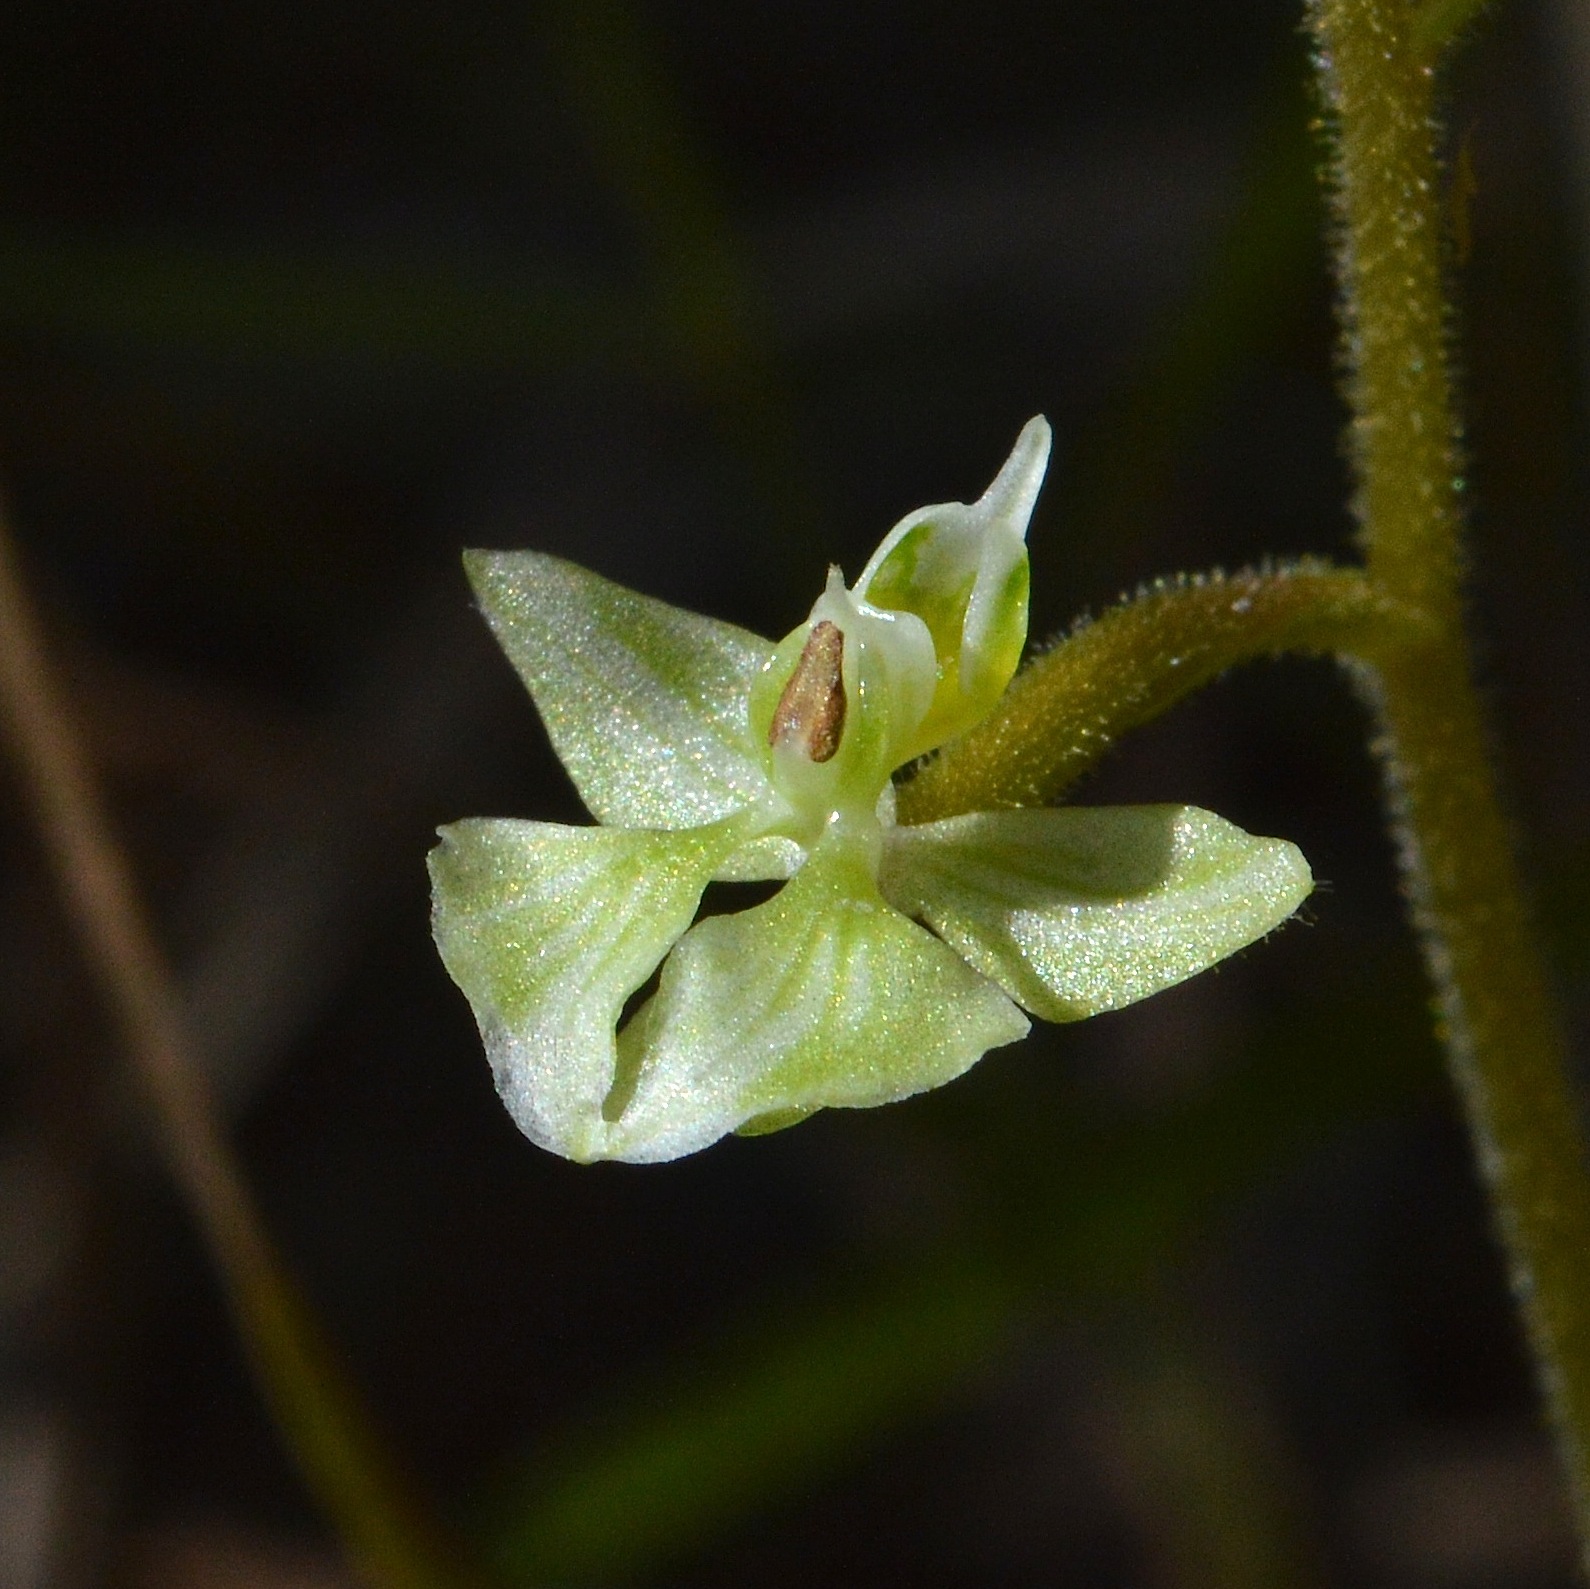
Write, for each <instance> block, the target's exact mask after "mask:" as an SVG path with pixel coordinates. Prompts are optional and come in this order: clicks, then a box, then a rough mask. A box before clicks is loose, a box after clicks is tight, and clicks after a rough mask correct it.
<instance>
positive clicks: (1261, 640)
mask: <svg viewBox="0 0 1590 1589" xmlns="http://www.w3.org/2000/svg"><path fill="white" fill-rule="evenodd" d="M1425 627H1426V626H1425V625H1424V623H1423V620H1422V619H1421V617H1420V616H1419V615H1418V613H1417V612H1416V611H1414V610H1413V609H1411V608H1409V607H1407V606H1405V605H1404V604H1400V603H1398V602H1395V601H1391V600H1388V599H1387V598H1386V597H1385V596H1384V595H1382V594H1381V593H1380V592H1379V591H1378V590H1377V589H1376V588H1375V587H1374V586H1373V585H1372V584H1371V583H1370V581H1369V580H1368V579H1366V578H1365V576H1364V575H1363V574H1362V573H1360V572H1359V571H1358V570H1356V569H1344V568H1332V567H1331V566H1330V565H1329V564H1327V563H1322V562H1302V563H1295V564H1290V565H1281V566H1277V567H1274V568H1266V569H1245V570H1243V571H1242V572H1240V573H1237V574H1230V575H1227V574H1219V573H1216V574H1206V575H1200V576H1199V577H1197V578H1195V579H1185V578H1184V579H1180V580H1175V581H1167V582H1162V583H1160V584H1158V585H1154V586H1152V587H1150V588H1149V589H1147V590H1144V591H1142V592H1141V593H1140V594H1139V595H1138V596H1137V597H1136V598H1135V599H1133V600H1131V601H1126V602H1123V603H1122V604H1121V605H1120V606H1118V607H1114V608H1111V610H1110V611H1109V612H1107V613H1105V614H1104V615H1103V617H1101V618H1099V619H1098V620H1097V621H1096V622H1093V623H1089V624H1086V625H1084V626H1082V627H1081V628H1079V629H1077V630H1076V631H1075V632H1074V633H1073V634H1071V635H1070V636H1069V637H1068V638H1067V639H1065V640H1063V641H1061V643H1060V644H1059V645H1057V646H1054V647H1053V648H1052V649H1050V650H1048V651H1046V652H1044V653H1043V654H1042V655H1041V656H1039V657H1037V658H1035V659H1034V660H1033V661H1032V662H1030V663H1028V665H1027V666H1026V667H1025V668H1023V669H1022V671H1021V672H1020V673H1019V674H1017V676H1016V678H1015V680H1014V681H1013V682H1012V684H1011V686H1010V688H1009V689H1008V690H1006V692H1005V694H1004V697H1003V699H1002V700H1001V701H1000V703H999V705H998V706H996V707H995V709H994V711H993V712H992V713H991V714H990V715H989V716H988V717H986V718H984V719H983V721H982V722H981V723H979V724H978V725H977V726H976V727H975V728H973V729H972V730H971V731H970V732H968V733H967V734H965V735H964V736H962V738H960V739H958V740H957V741H956V742H955V743H954V744H953V745H951V746H949V747H947V748H946V749H945V750H944V752H943V753H942V754H941V755H939V756H938V757H937V758H936V759H934V760H933V761H930V762H927V763H926V764H925V765H924V766H923V767H922V768H921V769H920V770H919V771H918V772H917V774H916V776H915V777H914V778H912V779H911V780H910V781H909V782H907V783H904V784H902V785H901V786H900V792H899V793H900V805H899V811H900V820H901V821H902V822H933V821H936V820H938V819H939V818H940V817H950V816H956V815H959V814H960V813H961V812H963V811H990V810H996V809H1000V808H1007V807H1012V806H1021V805H1048V804H1050V803H1052V802H1053V801H1054V800H1055V799H1056V798H1058V796H1059V795H1060V794H1062V793H1063V792H1064V790H1065V789H1066V788H1067V787H1068V786H1069V785H1071V784H1072V783H1074V782H1075V781H1076V779H1078V778H1079V777H1081V776H1082V774H1083V773H1085V772H1088V771H1089V770H1091V769H1092V768H1093V767H1094V766H1095V765H1096V764H1097V763H1098V761H1099V760H1100V759H1101V758H1102V757H1103V756H1104V755H1105V754H1106V752H1107V751H1109V749H1110V748H1111V746H1112V745H1114V744H1115V742H1116V740H1118V739H1119V738H1120V737H1121V735H1122V734H1125V733H1127V732H1129V731H1130V730H1131V729H1134V728H1137V727H1140V726H1141V725H1142V724H1144V723H1147V722H1149V721H1151V720H1152V719H1154V718H1156V717H1158V716H1160V714H1161V713H1163V712H1165V711H1167V710H1168V709H1169V708H1170V707H1172V706H1174V705H1175V704H1176V703H1177V702H1178V701H1180V700H1182V699H1183V698H1184V697H1186V696H1188V695H1190V694H1192V692H1193V691H1194V690H1197V689H1201V688H1202V687H1203V686H1204V685H1205V684H1208V683H1209V682H1210V681H1211V680H1212V679H1215V678H1217V677H1219V675H1220V674H1222V673H1224V672H1225V671H1226V670H1227V669H1228V668H1230V667H1234V666H1235V665H1236V664H1237V663H1240V662H1247V661H1250V660H1252V659H1253V658H1254V657H1258V656H1274V655H1278V654H1280V653H1282V652H1288V651H1303V652H1314V653H1327V652H1335V651H1352V652H1355V653H1357V654H1359V655H1364V656H1378V655H1379V654H1380V653H1381V652H1382V651H1383V650H1385V649H1386V648H1387V647H1388V646H1391V645H1395V644H1397V643H1398V642H1400V641H1406V640H1407V639H1408V638H1410V637H1413V636H1416V635H1418V634H1420V633H1422V632H1423V630H1424V628H1425Z"/></svg>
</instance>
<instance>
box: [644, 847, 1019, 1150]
mask: <svg viewBox="0 0 1590 1589" xmlns="http://www.w3.org/2000/svg"><path fill="white" fill-rule="evenodd" d="M868 826H869V824H866V823H861V824H857V825H855V827H853V828H852V827H850V826H848V825H841V826H837V827H836V828H835V830H834V831H833V832H832V833H830V835H829V836H828V837H827V838H826V839H825V840H824V842H823V843H822V844H821V845H819V846H818V848H817V849H816V850H815V851H814V852H813V854H812V856H811V859H810V860H809V861H808V862H807V863H806V865H805V866H804V867H802V869H801V870H800V871H799V872H797V873H796V875H795V877H794V878H793V879H792V880H791V881H790V883H789V884H788V885H787V886H786V887H785V888H783V889H782V890H781V891H780V892H779V893H778V894H777V895H776V896H775V897H774V898H773V899H771V900H769V901H768V902H767V903H766V904H764V905H759V906H757V907H756V908H755V909H753V910H748V911H744V912H742V913H741V914H739V915H734V916H715V917H712V918H711V919H709V920H707V921H703V922H701V923H700V924H698V925H697V926H695V927H693V928H692V929H691V930H690V932H689V933H687V934H686V935H685V937H684V938H683V939H682V940H681V941H680V943H679V946H678V948H676V949H675V950H674V952H673V954H672V955H671V956H670V957H669V959H668V962H667V964H666V965H665V966H664V967H663V975H662V983H661V986H660V987H659V989H658V991H657V993H656V995H655V996H654V997H653V998H652V999H651V1000H650V1002H649V1003H648V1004H646V1005H645V1006H644V1007H643V1009H642V1010H641V1011H640V1012H639V1014H638V1015H637V1016H636V1018H635V1020H634V1021H633V1022H632V1023H631V1025H630V1026H629V1027H628V1028H627V1029H626V1030H625V1031H624V1033H623V1034H622V1035H621V1037H620V1039H619V1051H620V1056H621V1070H622V1071H624V1072H625V1073H626V1076H627V1078H628V1084H629V1087H630V1096H629V1100H628V1103H627V1106H626V1107H625V1108H624V1110H623V1112H622V1114H621V1115H620V1117H619V1119H618V1120H617V1121H616V1122H615V1124H614V1127H613V1151H614V1156H615V1157H618V1158H624V1159H631V1160H638V1161H645V1160H658V1159H672V1158H677V1157H679V1156H680V1155H681V1154H685V1153H691V1152H694V1151H695V1150H696V1149H698V1148H703V1147H706V1146H707V1145H708V1144H709V1143H711V1142H714V1141H716V1140H717V1139H718V1138H719V1137H721V1136H723V1135H724V1134H725V1133H727V1132H730V1131H734V1130H736V1129H739V1128H741V1127H744V1126H749V1127H750V1128H751V1129H752V1130H753V1131H756V1130H758V1129H771V1128H776V1127H777V1126H781V1125H784V1124H788V1123H791V1121H792V1118H793V1116H794V1115H795V1114H797V1113H810V1112H811V1111H813V1110H816V1109H825V1108H863V1107H866V1106H869V1105H873V1104H881V1103H890V1102H892V1101H894V1100H895V1099H899V1098H906V1097H909V1096H910V1095H911V1094H913V1093H917V1092H921V1091H923V1090H925V1089H926V1088H929V1087H937V1086H939V1085H941V1084H942V1083H944V1082H947V1081H949V1080H951V1079H952V1078H954V1077H956V1076H958V1075H960V1074H961V1073H962V1072H963V1071H965V1070H966V1069H967V1068H968V1067H970V1066H971V1065H972V1064H974V1063H975V1062H976V1061H977V1060H978V1059H979V1058H980V1057H981V1056H982V1055H983V1054H984V1053H985V1052H986V1051H987V1050H988V1049H990V1048H996V1047H998V1046H1000V1045H1001V1044H1004V1043H1012V1042H1015V1041H1016V1039H1018V1038H1019V1037H1021V1036H1023V1035H1024V1034H1025V1033H1026V1031H1027V1021H1026V1019H1025V1017H1024V1016H1023V1015H1022V1014H1021V1012H1020V1011H1019V1010H1018V1009H1017V1008H1016V1006H1015V1005H1014V1004H1012V1003H1011V1001H1010V1000H1009V999H1008V998H1006V996H1005V995H1004V994H1003V993H1001V992H1000V991H999V989H998V988H996V987H995V986H994V985H993V983H991V982H989V981H987V980H985V979H984V978H983V977H981V976H979V975H978V974H977V973H976V972H975V971H973V970H972V969H971V968H970V967H969V966H968V965H966V963H965V962H964V961H963V960H961V959H960V958H959V957H958V956H956V955H955V954H954V953H952V952H951V951H950V950H949V949H947V948H946V947H945V946H944V945H943V944H942V943H940V942H939V941H938V940H937V939H936V938H934V937H933V936H932V935H931V934H930V933H928V932H926V931H924V930H923V929H922V928H921V927H919V926H917V925H916V924H915V923H914V922H911V921H908V920H907V919H906V918H905V917H904V916H902V915H901V914H900V913H899V912H898V911H896V910H894V909H893V908H892V907H891V906H889V905H888V904H887V903H885V901H884V900H883V898H882V897H881V896H880V894H879V893H878V889H877V885H876V884H875V883H874V881H873V866H874V862H875V856H876V848H877V844H878V840H879V836H878V834H877V832H876V829H875V828H874V829H873V831H870V832H869V831H866V829H867V827H868Z"/></svg>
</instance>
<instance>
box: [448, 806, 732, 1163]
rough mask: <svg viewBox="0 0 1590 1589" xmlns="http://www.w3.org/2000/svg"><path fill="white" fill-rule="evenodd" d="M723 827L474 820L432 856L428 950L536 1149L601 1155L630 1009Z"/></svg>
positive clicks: (713, 862) (711, 861)
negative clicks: (626, 1008) (625, 1011)
mask: <svg viewBox="0 0 1590 1589" xmlns="http://www.w3.org/2000/svg"><path fill="white" fill-rule="evenodd" d="M735 837H736V833H735V830H734V827H733V825H732V824H729V823H720V824H718V825H717V826H715V827H711V828H702V829H697V830H693V831H691V832H687V833H667V832H650V833H648V832H641V831H638V830H635V829H626V828H594V827H593V828H570V827H560V826H556V825H554V824H552V823H546V822H518V821H510V820H506V819H503V820H489V819H485V818H477V819H474V820H470V821H466V822H455V823H453V824H452V825H451V826H450V827H446V828H443V829H442V830H441V840H442V842H441V843H440V844H439V845H437V847H436V848H435V849H434V850H432V851H431V855H430V870H431V885H432V891H433V906H434V908H433V917H432V926H433V930H434V932H435V936H436V946H437V948H438V949H439V950H440V951H441V956H442V960H443V963H444V964H445V965H446V967H447V969H448V971H449V972H450V973H451V974H452V977H453V980H454V981H455V982H457V984H458V985H459V987H460V988H462V989H463V991H464V993H465V995H466V996H467V997H468V999H469V1003H470V1006H471V1008H472V1009H473V1010H474V1012H475V1019H476V1021H477V1023H478V1024H479V1026H480V1033H481V1038H482V1041H483V1042H484V1044H485V1047H486V1053H487V1057H488V1058H489V1059H490V1061H491V1066H492V1072H493V1074H494V1075H495V1077H496V1081H497V1090H498V1092H499V1093H501V1095H502V1099H503V1102H504V1103H505V1104H506V1105H507V1106H508V1110H509V1113H510V1114H512V1116H513V1118H514V1120H515V1121H516V1122H517V1123H518V1125H519V1128H520V1129H521V1130H522V1131H523V1132H524V1133H525V1135H526V1136H528V1137H529V1138H530V1139H531V1140H532V1141H533V1142H536V1143H539V1144H540V1145H541V1146H542V1147H544V1148H549V1149H551V1150H552V1151H553V1152H554V1153H561V1154H563V1155H564V1156H565V1157H568V1158H572V1159H582V1160H584V1159H592V1158H601V1157H605V1156H606V1147H607V1139H608V1135H609V1131H608V1126H607V1124H606V1122H605V1121H604V1120H603V1118H602V1105H603V1103H604V1101H605V1100H606V1098H607V1096H608V1093H609V1092H610V1090H611V1089H612V1086H613V1081H614V1074H615V1070H616V1064H617V1056H616V1049H615V1041H614V1035H613V1029H614V1027H615V1025H616V1024H617V1021H618V1017H619V1012H620V1011H621V1010H622V1008H623V1004H624V1001H625V999H627V998H628V997H629V995H630V994H631V993H633V992H634V991H635V989H637V988H638V987H640V985H641V984H642V983H643V982H644V981H645V980H646V978H647V977H649V976H650V975H651V973H652V972H653V971H654V970H656V968H657V965H658V962H659V961H661V959H662V957H663V956H664V955H665V954H666V953H667V952H668V950H669V949H670V947H672V945H673V943H674V941H675V940H676V939H677V938H678V937H679V935H680V934H681V933H683V932H684V931H685V929H686V928H687V927H688V926H689V925H690V922H691V920H692V918H693V917H694V916H695V912H696V906H697V904H698V903H699V901H700V898H701V891H702V889H703V888H704V887H705V886H706V883H707V879H708V878H709V877H710V876H711V873H712V870H713V868H714V867H715V866H717V865H718V864H719V862H720V861H721V860H722V859H723V857H724V856H725V855H726V854H728V852H729V851H730V849H731V848H732V847H733V845H734V842H735Z"/></svg>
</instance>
